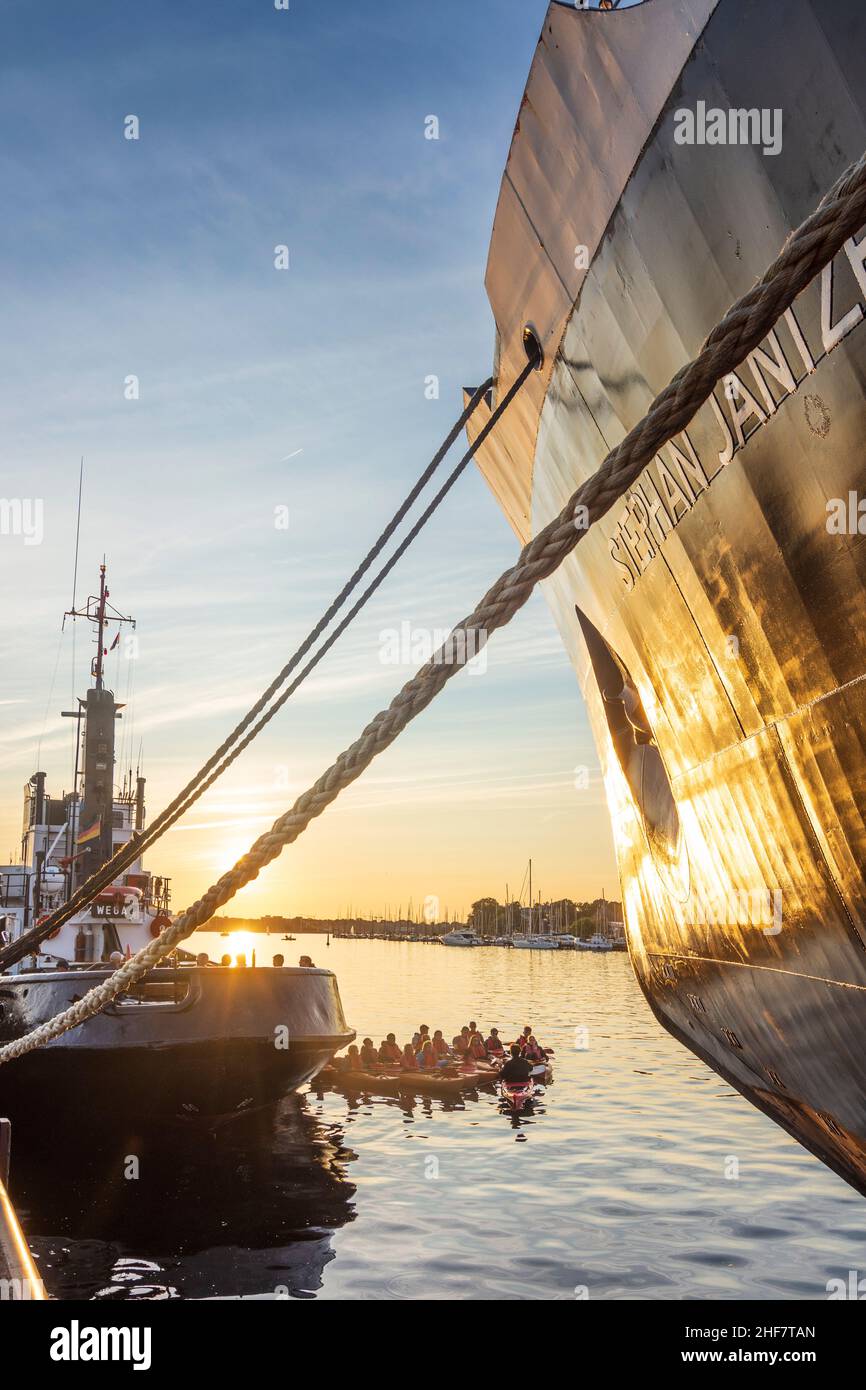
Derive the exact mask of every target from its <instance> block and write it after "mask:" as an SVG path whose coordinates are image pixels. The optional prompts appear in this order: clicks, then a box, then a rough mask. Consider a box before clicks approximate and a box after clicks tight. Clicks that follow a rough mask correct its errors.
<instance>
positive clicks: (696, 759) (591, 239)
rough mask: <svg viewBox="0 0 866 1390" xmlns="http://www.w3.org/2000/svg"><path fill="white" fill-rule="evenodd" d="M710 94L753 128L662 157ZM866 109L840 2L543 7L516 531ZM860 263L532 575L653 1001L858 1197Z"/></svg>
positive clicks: (516, 230) (568, 485)
mask: <svg viewBox="0 0 866 1390" xmlns="http://www.w3.org/2000/svg"><path fill="white" fill-rule="evenodd" d="M783 38H784V42H782V39H783ZM701 103H703V104H704V106H703V107H702V106H701ZM707 109H712V110H720V111H723V112H724V111H738V110H751V109H755V110H756V111H757V113H758V117H759V124H760V120H761V119H762V117H761V113H762V112H765V113H766V121H765V124H764V125H763V127H761V128H760V130H759V131H758V129H757V127H756V133H758V140H757V143H747V144H744V143H726V144H708V143H700V144H699V143H678V137H677V132H678V131H680V132H681V131H683V130H685V129H687V127H686V126H685V125H684V123H683V118H682V115H681V114H678V113H682V112H683V111H686V112H691V113H693V115H694V116H695V118H696V120H697V122H698V124H697V125H695V126H694V127H693V130H696V129H698V128H699V122H700V119H701V118H702V116H703V115H704V114H705V112H706V110H707ZM864 110H866V18H864V12H863V7H862V6H861V5H860V4H859V3H857V0H834V3H833V4H830V5H825V4H819V3H817V0H790V3H789V4H788V5H786V6H785V7H784V11H780V10H779V8H778V7H775V6H759V5H755V4H753V3H750V2H749V0H718V2H717V0H646V3H644V4H642V5H640V6H637V7H635V8H633V9H628V10H619V11H615V12H612V13H598V12H581V11H579V10H576V9H575V8H574V7H572V6H565V5H559V4H553V5H551V7H550V10H549V12H548V15H547V17H546V19H545V23H544V28H543V32H542V36H541V39H540V42H539V46H538V49H537V52H536V56H535V59H534V62H533V66H532V71H531V74H530V78H529V83H528V86H527V91H526V95H525V97H524V100H523V103H522V106H521V111H520V116H519V120H518V125H517V129H516V132H515V136H514V141H513V144H512V148H511V153H510V156H509V160H508V165H507V168H506V173H505V177H504V180H503V184H502V191H501V194H500V199H499V204H498V207H497V213H496V220H495V225H494V233H493V240H492V246H491V253H490V261H489V265H488V272H487V288H488V293H489V295H490V299H491V304H492V307H493V310H494V314H495V317H496V323H497V384H496V396H497V397H500V396H501V395H502V394H503V393H504V392H505V390H507V389H508V387H509V386H510V385H511V383H512V382H513V380H514V377H515V376H516V374H517V372H518V371H519V370H520V368H521V366H522V365H523V361H524V360H525V359H524V357H523V348H522V342H521V335H522V329H523V326H524V325H525V324H527V323H529V324H531V325H532V327H533V328H534V330H535V331H536V333H537V334H538V337H539V339H540V340H541V342H542V345H543V347H544V351H545V363H544V366H543V369H542V370H541V371H540V372H539V373H537V374H536V375H535V376H533V377H531V378H530V381H529V383H528V386H527V389H526V390H525V391H524V393H523V394H522V396H521V397H519V398H518V401H517V402H516V404H515V406H514V407H512V410H511V411H510V412H509V414H508V415H506V417H505V420H504V421H503V424H502V425H501V426H500V427H499V429H498V430H497V431H496V433H495V435H494V437H493V440H492V442H488V443H487V444H485V446H484V447H483V449H482V451H481V453H480V456H479V463H480V467H481V470H482V472H483V473H484V476H485V477H486V479H487V480H488V482H489V484H490V486H491V488H492V489H493V491H494V493H495V494H496V496H497V498H498V500H499V501H500V503H501V505H502V506H503V508H504V510H505V511H506V513H507V515H508V517H509V519H510V521H511V523H512V525H513V527H514V529H515V531H516V532H517V534H518V536H519V537H520V539H521V540H524V541H525V540H526V539H528V538H529V537H530V536H531V535H533V534H535V533H537V532H538V531H539V530H540V529H541V528H542V527H543V526H544V525H545V524H546V523H547V522H548V521H549V520H550V518H551V517H552V516H554V515H556V514H557V513H558V512H559V511H560V509H561V508H562V507H563V505H564V504H565V502H566V501H567V499H568V497H569V496H570V495H571V494H572V492H573V491H574V489H575V488H576V487H577V486H578V485H579V484H580V482H581V481H582V480H583V479H585V478H586V477H588V476H589V475H590V474H591V473H592V472H593V471H594V470H595V469H596V468H597V467H598V465H599V463H600V462H601V460H602V459H603V457H604V456H605V454H606V452H607V451H608V450H609V449H610V448H611V447H613V446H614V445H615V444H616V443H617V442H618V441H619V440H620V439H621V438H622V437H623V436H624V434H625V433H626V432H627V431H628V429H630V428H631V427H632V426H633V425H634V424H635V423H636V422H637V420H639V419H640V418H641V416H642V415H643V414H644V412H645V411H646V409H647V407H648V405H649V404H650V402H651V400H652V399H653V397H654V395H655V394H656V393H657V392H658V391H659V390H660V389H661V388H662V387H663V386H664V385H665V384H666V383H667V382H668V380H669V379H670V378H671V377H672V376H673V375H674V374H675V372H676V371H678V370H679V368H680V367H681V366H682V365H683V364H684V363H685V362H686V361H687V360H688V359H689V358H691V357H692V356H694V355H695V353H696V352H697V351H698V349H699V348H700V345H701V342H702V340H703V338H704V337H705V335H706V334H707V333H708V332H709V330H710V329H711V328H712V327H713V326H714V325H715V324H716V323H717V322H718V320H719V319H720V318H721V317H722V315H723V313H724V312H725V310H726V309H727V307H728V306H729V305H730V303H731V302H732V301H733V300H734V299H736V298H737V297H738V296H739V295H741V294H742V293H743V292H745V291H746V290H747V289H748V288H749V286H750V285H751V284H752V283H753V281H754V280H755V278H756V277H757V276H758V275H760V274H761V273H763V271H764V269H765V268H766V266H767V265H768V264H769V263H770V262H771V261H772V260H773V259H774V257H775V255H776V254H777V252H778V250H779V247H780V246H781V245H782V243H783V241H784V240H785V238H786V236H787V235H788V233H789V232H790V230H791V229H792V228H793V227H795V226H797V225H798V223H799V222H800V221H802V219H803V218H804V217H805V216H806V215H807V214H808V213H809V212H810V211H811V210H812V209H813V207H814V206H815V204H816V203H817V202H818V200H819V199H820V197H821V196H822V194H823V193H824V192H826V190H827V189H828V188H829V186H830V185H831V184H832V182H833V181H834V180H835V178H836V177H837V176H838V174H839V173H840V172H841V171H842V170H843V169H844V168H845V167H846V166H847V165H848V164H849V163H850V162H851V161H852V160H854V159H856V158H858V157H859V156H860V155H861V154H862V152H863V149H864V148H866V115H864ZM775 112H779V113H780V120H781V125H779V126H778V131H779V134H780V135H781V139H780V141H779V148H778V149H777V150H775V152H773V145H774V143H775V132H774V128H773V121H774V119H775V117H774V113H775ZM818 113H820V115H819V114H818ZM765 149H767V151H768V152H766V153H765V152H764V151H765ZM862 236H863V232H862V231H861V232H860V233H859V234H858V237H862ZM864 253H866V241H864V242H863V243H862V244H861V243H860V242H859V241H852V242H851V243H849V245H848V246H847V247H846V249H845V250H844V251H843V252H842V253H840V255H839V256H838V257H837V258H836V261H835V262H834V264H833V266H832V267H831V268H829V269H828V271H827V272H826V273H825V276H824V277H823V281H820V280H819V281H816V282H814V283H813V284H812V285H811V286H809V287H808V288H807V289H806V291H805V292H804V293H803V294H802V295H801V297H800V299H799V300H798V301H797V303H796V304H795V305H794V307H793V312H792V313H789V314H788V315H785V316H784V317H783V318H782V319H781V320H780V322H779V324H778V325H777V328H776V331H775V334H774V335H771V337H770V338H768V339H767V340H766V341H765V343H764V344H763V347H762V351H761V352H760V353H759V354H758V355H754V354H753V356H752V358H751V359H750V360H749V361H748V362H746V363H744V364H743V365H742V366H741V367H740V368H739V369H738V372H737V374H736V380H734V381H732V382H730V383H728V387H727V389H722V388H721V387H720V388H719V389H718V390H717V391H716V394H715V399H714V401H713V403H711V404H708V405H707V406H706V407H704V408H703V409H702V410H701V411H700V412H699V414H698V416H697V417H696V419H695V420H694V422H693V423H692V425H691V426H690V427H689V429H688V431H687V432H686V435H685V436H679V437H678V438H677V439H676V440H675V441H673V446H672V447H668V448H665V449H663V450H662V451H661V459H660V460H656V461H654V462H653V463H652V464H651V465H650V466H649V468H648V469H647V470H645V472H644V474H643V475H642V477H641V479H640V480H638V483H637V484H636V486H635V487H634V488H633V489H632V491H631V492H630V493H629V494H628V496H627V497H626V498H624V499H623V501H622V502H621V503H620V504H618V505H617V506H615V507H614V508H613V509H612V511H611V512H610V513H609V514H608V515H607V516H606V517H605V518H604V519H603V520H602V521H601V522H600V523H599V524H597V525H596V526H595V527H594V528H593V529H592V530H591V532H590V533H589V535H588V536H587V537H586V538H585V539H584V540H583V541H582V542H581V544H580V545H579V546H578V547H577V549H576V550H575V552H574V553H573V555H572V556H571V557H570V558H569V560H568V561H567V562H566V563H565V564H564V565H563V566H562V567H561V569H560V570H559V571H558V573H557V574H556V575H555V576H554V577H553V578H552V579H551V580H550V581H549V582H548V583H547V585H546V586H545V587H546V593H547V597H548V600H549V602H550V604H551V607H552V609H553V612H554V614H555V616H556V620H557V623H558V625H559V628H560V631H561V633H562V636H563V640H564V641H565V643H566V646H567V648H568V650H569V653H570V655H571V657H572V660H573V663H574V665H575V668H576V670H577V672H578V674H579V678H580V682H581V686H582V689H583V692H584V695H585V699H586V702H587V706H588V709H589V713H590V719H591V723H592V727H593V732H594V735H595V739H596V744H597V748H598V752H599V757H600V761H601V765H602V771H603V776H604V784H605V791H606V796H607V800H608V805H609V808H610V813H611V818H612V823H613V828H614V837H615V844H616V853H617V857H618V863H619V869H620V875H621V883H622V898H623V906H624V912H625V917H626V924H627V931H628V939H629V947H630V952H631V957H632V961H633V963H634V967H635V970H636V972H637V975H638V978H639V980H640V983H641V985H642V987H643V989H644V992H645V993H646V996H647V998H648V1000H649V1002H650V1004H651V1006H652V1008H653V1010H654V1012H655V1013H656V1015H657V1017H658V1018H659V1019H660V1021H661V1022H662V1023H663V1024H664V1025H665V1027H667V1028H668V1029H669V1030H670V1031H671V1032H672V1033H673V1034H675V1036H677V1037H678V1038H679V1039H680V1040H681V1041H683V1042H684V1043H685V1044H686V1045H687V1046H688V1047H690V1048H691V1049H692V1050H693V1051H694V1052H696V1053H697V1054H698V1055H699V1056H700V1057H702V1058H703V1059H704V1060H705V1061H707V1062H708V1063H709V1064H710V1065H711V1066H713V1067H714V1068H715V1069H716V1070H717V1071H719V1072H720V1073H721V1074H722V1075H723V1076H725V1077H726V1078H727V1079H728V1080H729V1081H730V1082H731V1083H732V1084H733V1085H734V1086H736V1087H737V1088H738V1089H739V1090H740V1091H741V1092H742V1093H743V1094H744V1095H746V1096H748V1098H749V1099H750V1100H752V1101H753V1102H754V1103H755V1104H756V1105H758V1106H760V1107H761V1108H762V1109H763V1110H765V1111H766V1112H767V1113H768V1114H770V1115H772V1117H773V1118H774V1119H775V1120H777V1121H778V1122H779V1123H780V1124H782V1125H783V1126H784V1127H785V1128H786V1129H788V1130H789V1131H790V1132H791V1133H792V1134H794V1135H795V1136H796V1137H797V1138H798V1139H799V1140H801V1141H802V1142H803V1143H804V1144H806V1145H807V1146H808V1147H809V1148H810V1149H811V1150H812V1151H813V1152H814V1153H816V1154H817V1155H818V1156H819V1157H820V1158H821V1159H822V1160H823V1161H824V1162H826V1163H827V1164H829V1165H830V1166H831V1167H832V1168H834V1169H835V1170H836V1171H837V1172H839V1173H840V1174H841V1175H842V1176H844V1177H845V1178H847V1179H848V1181H850V1182H851V1183H853V1184H854V1185H855V1186H857V1187H858V1188H859V1189H860V1190H861V1191H864V1192H866V1054H864V1048H863V1041H862V1039H863V1033H864V1029H866V881H864V870H866V756H864V741H866V684H864V677H866V552H864V536H863V534H861V531H860V518H859V514H858V488H861V487H862V486H863V484H864V481H866V468H864V437H866V396H864V383H866V269H864ZM484 418H485V416H484V412H483V411H481V412H479V413H478V414H477V415H476V416H475V419H474V422H473V432H474V431H477V430H478V429H479V428H480V427H481V425H482V424H483V422H484ZM863 510H864V513H866V506H864V509H863ZM862 527H863V532H866V516H864V518H863V520H862ZM622 686H624V687H625V688H626V691H627V690H628V687H629V686H631V687H633V691H634V693H635V695H636V697H637V701H638V703H637V715H636V718H635V719H633V720H630V718H629V717H628V708H627V706H628V702H629V699H631V696H630V695H629V694H626V696H625V703H623V702H622V701H616V700H612V699H605V698H603V693H605V694H607V695H609V696H613V695H615V694H620V693H622V691H621V690H620V689H619V687H622ZM632 713H634V711H632ZM642 721H645V723H646V726H647V728H646V729H645V730H643V729H642V728H641V723H642ZM635 723H636V724H637V733H635ZM650 733H651V735H652V738H651V741H647V740H648V739H649V734H650ZM578 795H579V794H578ZM576 819H577V817H576Z"/></svg>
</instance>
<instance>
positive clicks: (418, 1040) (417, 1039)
mask: <svg viewBox="0 0 866 1390" xmlns="http://www.w3.org/2000/svg"><path fill="white" fill-rule="evenodd" d="M429 1036H430V1025H429V1024H428V1023H422V1024H421V1026H420V1028H419V1029H418V1032H417V1033H413V1034H412V1046H413V1047H414V1049H415V1051H416V1052H417V1051H418V1050H419V1048H421V1047H423V1045H424V1043H425V1042H426V1041H427V1039H428V1038H429Z"/></svg>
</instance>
